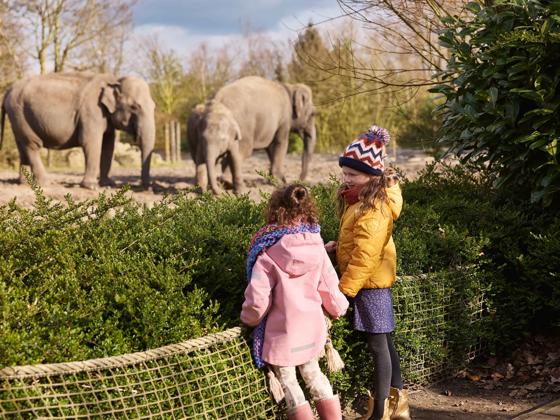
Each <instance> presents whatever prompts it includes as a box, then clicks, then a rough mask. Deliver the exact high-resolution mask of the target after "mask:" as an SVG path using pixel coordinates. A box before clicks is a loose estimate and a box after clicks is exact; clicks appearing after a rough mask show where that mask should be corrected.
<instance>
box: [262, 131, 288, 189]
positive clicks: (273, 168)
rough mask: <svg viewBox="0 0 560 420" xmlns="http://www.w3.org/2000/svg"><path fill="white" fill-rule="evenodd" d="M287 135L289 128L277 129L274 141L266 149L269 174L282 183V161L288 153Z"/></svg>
mask: <svg viewBox="0 0 560 420" xmlns="http://www.w3.org/2000/svg"><path fill="white" fill-rule="evenodd" d="M289 135H290V127H289V126H287V125H286V126H281V127H279V128H278V131H277V132H276V135H275V136H274V140H273V141H272V143H271V144H270V146H268V149H267V152H268V157H269V159H270V174H271V175H272V176H273V177H275V178H278V179H280V180H282V182H286V177H285V176H284V159H285V157H286V154H287V153H288V141H289Z"/></svg>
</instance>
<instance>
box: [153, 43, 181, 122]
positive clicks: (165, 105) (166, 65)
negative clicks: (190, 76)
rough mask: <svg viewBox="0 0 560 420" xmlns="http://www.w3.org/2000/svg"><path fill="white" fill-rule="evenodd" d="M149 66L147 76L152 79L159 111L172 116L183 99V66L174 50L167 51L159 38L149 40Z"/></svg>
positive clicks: (154, 96)
mask: <svg viewBox="0 0 560 420" xmlns="http://www.w3.org/2000/svg"><path fill="white" fill-rule="evenodd" d="M147 55H148V66H147V72H146V74H145V77H146V78H147V79H148V80H149V81H150V84H151V88H152V89H151V90H152V96H153V98H154V102H155V103H156V108H157V109H158V111H160V112H162V113H163V114H165V115H167V116H172V115H173V114H174V113H175V112H176V111H177V109H178V106H179V104H180V103H181V101H182V100H183V98H182V95H181V86H182V81H183V80H182V79H183V75H184V71H183V67H182V66H181V62H180V60H179V58H178V57H177V54H176V53H175V52H174V51H173V50H170V51H166V50H165V49H164V48H163V47H162V46H161V45H160V44H159V42H158V40H157V39H152V40H151V41H150V42H148V48H147Z"/></svg>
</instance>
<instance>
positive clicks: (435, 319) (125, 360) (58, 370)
mask: <svg viewBox="0 0 560 420" xmlns="http://www.w3.org/2000/svg"><path fill="white" fill-rule="evenodd" d="M477 282H478V279H477V278H476V276H474V275H471V274H469V273H464V272H452V273H437V274H429V275H421V276H406V277H402V278H400V279H399V281H398V282H397V283H396V285H395V287H394V295H393V298H394V304H395V313H396V318H397V339H396V342H397V344H398V345H399V351H400V353H401V359H402V370H403V373H404V376H405V378H406V380H407V382H409V383H411V384H425V383H428V382H432V381H434V380H437V379H439V378H442V377H445V376H447V375H449V373H450V372H452V370H453V369H456V368H457V366H460V365H462V364H463V363H464V362H465V361H467V360H469V359H471V358H472V357H474V356H475V355H476V354H477V353H478V352H479V350H480V326H481V325H482V323H481V321H482V320H483V318H484V316H483V314H484V305H485V297H484V291H483V289H482V288H481V287H479V284H478V283H477ZM364 351H367V350H366V348H365V346H364ZM278 413H279V410H278V407H277V405H276V404H275V403H274V402H273V400H272V399H271V397H270V396H269V394H268V391H267V385H266V381H265V375H264V374H263V372H262V371H260V370H258V369H256V368H255V367H254V365H253V362H252V359H251V355H250V347H249V343H248V341H247V338H246V334H243V333H242V330H241V329H240V328H232V329H229V330H226V331H224V332H221V333H217V334H212V335H209V336H205V337H202V338H199V339H194V340H188V341H185V342H182V343H179V344H174V345H170V346H165V347H161V348H158V349H153V350H148V351H145V352H140V353H132V354H126V355H121V356H114V357H108V358H103V359H93V360H87V361H83V362H69V363H57V364H45V365H31V366H17V367H7V368H4V369H1V370H0V417H1V418H86V419H98V418H119V419H133V418H153V417H156V418H170V419H174V418H192V419H226V418H231V419H270V418H275V417H277V416H278Z"/></svg>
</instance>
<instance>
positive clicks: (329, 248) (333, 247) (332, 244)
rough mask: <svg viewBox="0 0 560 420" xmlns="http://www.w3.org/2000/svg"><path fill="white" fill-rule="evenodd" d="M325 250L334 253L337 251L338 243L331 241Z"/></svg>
mask: <svg viewBox="0 0 560 420" xmlns="http://www.w3.org/2000/svg"><path fill="white" fill-rule="evenodd" d="M325 250H326V251H327V252H334V251H336V241H329V242H327V243H326V244H325Z"/></svg>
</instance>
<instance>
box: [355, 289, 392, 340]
mask: <svg viewBox="0 0 560 420" xmlns="http://www.w3.org/2000/svg"><path fill="white" fill-rule="evenodd" d="M354 329H355V330H357V331H364V332H368V333H374V334H382V333H390V332H393V331H394V330H395V315H394V313H393V298H392V294H391V289H362V290H360V291H359V292H358V294H357V295H356V298H355V299H354Z"/></svg>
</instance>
